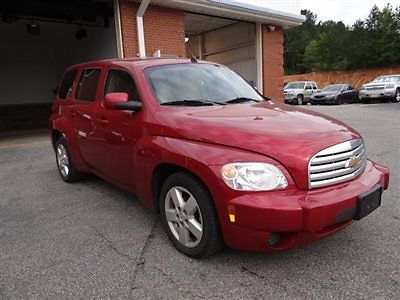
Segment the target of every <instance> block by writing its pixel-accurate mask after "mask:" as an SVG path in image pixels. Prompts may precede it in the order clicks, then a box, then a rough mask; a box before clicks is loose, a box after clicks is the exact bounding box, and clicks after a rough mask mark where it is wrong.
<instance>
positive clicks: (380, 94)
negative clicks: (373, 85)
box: [359, 89, 396, 99]
mask: <svg viewBox="0 0 400 300" xmlns="http://www.w3.org/2000/svg"><path fill="white" fill-rule="evenodd" d="M395 94H396V89H384V90H361V91H360V93H359V98H360V99H382V98H392V97H394V96H395Z"/></svg>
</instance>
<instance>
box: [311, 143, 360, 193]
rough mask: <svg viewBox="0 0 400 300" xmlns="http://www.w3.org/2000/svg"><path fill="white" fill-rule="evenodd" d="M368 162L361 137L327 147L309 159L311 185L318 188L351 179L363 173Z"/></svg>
mask: <svg viewBox="0 0 400 300" xmlns="http://www.w3.org/2000/svg"><path fill="white" fill-rule="evenodd" d="M366 163H367V156H366V152H365V146H364V143H363V141H362V140H361V139H355V140H351V141H347V142H344V143H340V144H337V145H334V146H332V147H329V148H326V149H324V150H322V151H320V152H318V153H317V154H315V155H314V156H313V157H312V158H311V160H310V161H309V166H308V180H309V187H310V188H316V187H322V186H327V185H332V184H337V183H340V182H344V181H347V180H351V179H353V178H355V177H357V176H358V175H359V174H361V173H362V171H363V170H364V168H365V166H366Z"/></svg>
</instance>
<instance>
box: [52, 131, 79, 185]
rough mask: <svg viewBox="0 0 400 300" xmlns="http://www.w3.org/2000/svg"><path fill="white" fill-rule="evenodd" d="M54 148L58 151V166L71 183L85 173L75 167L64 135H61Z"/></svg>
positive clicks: (63, 176)
mask: <svg viewBox="0 0 400 300" xmlns="http://www.w3.org/2000/svg"><path fill="white" fill-rule="evenodd" d="M54 150H55V152H56V160H57V167H58V171H59V172H60V175H61V178H62V179H63V180H64V181H66V182H70V183H71V182H75V181H78V180H80V179H81V178H82V175H83V174H82V173H81V172H79V171H78V170H77V169H76V168H75V166H74V163H73V161H72V157H71V154H70V152H69V148H68V145H67V142H66V140H65V138H64V137H60V138H59V139H58V140H57V141H56V143H55V145H54Z"/></svg>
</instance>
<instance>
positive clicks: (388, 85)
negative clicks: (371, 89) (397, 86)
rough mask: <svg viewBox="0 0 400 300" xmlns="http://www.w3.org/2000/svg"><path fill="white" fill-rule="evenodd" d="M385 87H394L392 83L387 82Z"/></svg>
mask: <svg viewBox="0 0 400 300" xmlns="http://www.w3.org/2000/svg"><path fill="white" fill-rule="evenodd" d="M385 88H387V89H393V88H394V84H392V83H389V84H387V85H386V86H385Z"/></svg>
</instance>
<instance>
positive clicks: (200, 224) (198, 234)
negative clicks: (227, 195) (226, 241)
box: [160, 172, 223, 257]
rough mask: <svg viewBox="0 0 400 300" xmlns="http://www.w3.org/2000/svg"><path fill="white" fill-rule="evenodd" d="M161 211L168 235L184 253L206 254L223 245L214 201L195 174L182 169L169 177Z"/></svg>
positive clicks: (202, 255) (161, 194)
mask: <svg viewBox="0 0 400 300" xmlns="http://www.w3.org/2000/svg"><path fill="white" fill-rule="evenodd" d="M160 215H161V222H162V224H163V227H164V229H165V231H166V232H167V235H168V237H169V239H170V240H171V241H172V243H173V244H174V246H175V247H176V248H177V249H178V250H179V251H181V252H183V253H184V254H186V255H188V256H191V257H205V256H209V255H211V254H213V253H215V252H217V251H218V250H220V249H221V247H222V245H223V242H222V238H221V234H220V228H219V222H218V217H217V213H216V211H215V208H214V204H213V201H212V199H211V196H210V195H209V192H208V190H207V189H206V188H205V187H204V185H203V183H202V182H200V181H199V180H198V179H197V178H195V177H194V176H192V175H190V174H188V173H185V172H179V173H175V174H173V175H171V176H170V177H168V178H167V180H166V181H165V182H164V184H163V187H162V189H161V193H160Z"/></svg>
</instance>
